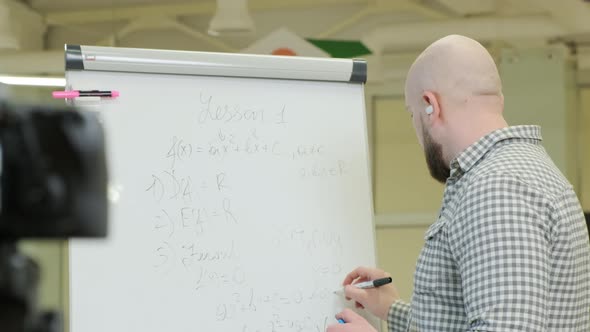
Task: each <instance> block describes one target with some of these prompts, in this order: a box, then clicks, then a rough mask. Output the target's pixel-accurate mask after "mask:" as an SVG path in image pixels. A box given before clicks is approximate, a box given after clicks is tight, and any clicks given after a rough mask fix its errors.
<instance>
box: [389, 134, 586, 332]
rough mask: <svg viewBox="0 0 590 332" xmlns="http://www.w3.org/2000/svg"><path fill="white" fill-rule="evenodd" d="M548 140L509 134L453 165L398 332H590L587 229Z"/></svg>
mask: <svg viewBox="0 0 590 332" xmlns="http://www.w3.org/2000/svg"><path fill="white" fill-rule="evenodd" d="M540 141H541V135H540V128H539V127H536V126H516V127H509V128H504V129H500V130H497V131H494V132H492V133H491V134H489V135H487V136H485V137H483V138H481V139H480V140H479V141H478V142H476V143H475V144H473V145H471V146H470V147H468V148H467V149H466V150H465V151H463V152H462V153H461V154H460V155H459V156H458V157H457V158H456V159H455V160H453V162H452V163H451V176H450V178H449V179H448V180H447V183H446V187H445V192H444V198H443V204H442V207H441V210H440V214H439V217H438V219H437V220H436V222H435V223H434V224H433V225H432V226H431V227H430V228H429V229H428V231H427V232H426V236H425V244H424V247H423V249H422V252H421V254H420V256H419V258H418V262H417V265H416V272H415V275H414V294H413V296H412V303H411V304H407V303H404V302H402V301H397V302H395V303H394V304H393V305H392V306H391V308H390V310H389V317H388V323H389V330H390V331H392V332H393V331H407V330H412V331H414V330H417V331H421V332H426V331H436V332H443V331H583V332H587V331H590V323H589V318H590V245H589V241H588V230H587V227H586V223H585V221H584V215H583V213H582V209H581V207H580V204H579V202H578V199H577V198H576V195H575V193H574V191H573V189H572V186H571V185H570V184H569V183H568V181H567V180H566V179H565V178H564V177H563V175H562V174H561V173H560V172H559V170H558V169H557V167H555V165H554V164H553V162H552V161H551V159H550V158H549V156H548V155H547V153H546V152H545V150H544V149H543V147H542V146H541V145H540Z"/></svg>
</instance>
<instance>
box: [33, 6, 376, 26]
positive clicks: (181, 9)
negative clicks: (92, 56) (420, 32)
mask: <svg viewBox="0 0 590 332" xmlns="http://www.w3.org/2000/svg"><path fill="white" fill-rule="evenodd" d="M369 3H370V0H281V1H277V0H250V1H249V5H248V8H249V9H250V10H251V11H263V10H277V9H285V10H289V9H291V10H292V9H309V8H318V7H321V6H343V5H361V6H363V5H364V6H366V5H368V4H369ZM216 8H217V7H216V2H215V1H206V2H203V1H193V2H189V3H173V4H159V5H136V6H117V7H112V8H98V9H85V10H73V11H54V12H53V11H52V12H47V13H45V15H44V16H45V22H46V23H47V24H48V25H71V24H85V23H99V22H110V21H121V20H133V19H137V18H139V17H144V16H169V17H176V16H192V15H213V13H214V12H215V10H216Z"/></svg>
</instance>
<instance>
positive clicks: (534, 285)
mask: <svg viewBox="0 0 590 332" xmlns="http://www.w3.org/2000/svg"><path fill="white" fill-rule="evenodd" d="M474 182H475V183H472V184H470V185H469V187H468V189H467V190H466V193H465V195H464V196H463V199H462V200H461V203H459V204H460V206H459V208H458V211H460V212H458V214H459V216H458V218H457V220H458V222H457V223H455V224H454V225H453V227H452V229H451V231H450V233H449V235H450V237H449V239H450V241H449V242H450V244H451V246H452V247H453V252H454V256H455V260H456V263H457V265H458V270H459V271H460V277H461V283H462V288H463V296H464V306H465V313H466V314H467V317H468V322H469V331H545V330H546V329H547V323H548V322H547V308H546V300H547V297H548V290H549V289H550V287H549V264H550V261H549V259H550V258H549V255H550V253H549V250H550V245H549V243H548V241H549V235H548V234H549V233H550V232H549V231H548V229H547V228H548V225H547V224H548V222H547V220H546V219H545V218H543V214H542V213H541V211H542V210H543V209H544V208H546V207H547V206H548V204H549V202H548V201H547V198H546V197H547V196H546V195H544V193H542V192H541V191H540V190H538V189H536V188H532V187H531V186H529V185H528V184H526V183H524V182H522V181H521V180H520V179H518V178H516V177H513V176H510V175H494V176H488V177H486V178H485V179H479V180H475V181H474Z"/></svg>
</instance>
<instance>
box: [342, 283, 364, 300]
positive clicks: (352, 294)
mask: <svg viewBox="0 0 590 332" xmlns="http://www.w3.org/2000/svg"><path fill="white" fill-rule="evenodd" d="M344 295H345V296H346V298H350V299H351V300H354V301H355V302H360V303H365V301H366V300H367V296H368V295H367V290H366V289H361V288H356V287H355V286H353V285H347V286H345V287H344Z"/></svg>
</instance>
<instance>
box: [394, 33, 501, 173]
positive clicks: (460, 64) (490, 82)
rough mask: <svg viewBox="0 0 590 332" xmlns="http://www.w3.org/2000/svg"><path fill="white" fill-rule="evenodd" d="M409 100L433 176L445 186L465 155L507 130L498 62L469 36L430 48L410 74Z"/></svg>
mask: <svg viewBox="0 0 590 332" xmlns="http://www.w3.org/2000/svg"><path fill="white" fill-rule="evenodd" d="M405 95H406V96H405V97H406V106H407V108H408V110H409V111H410V112H411V113H412V118H413V124H414V129H415V130H416V135H417V136H418V140H419V142H420V144H421V145H422V147H423V148H424V152H425V155H426V162H427V164H428V168H429V170H430V173H431V175H432V176H433V177H434V178H435V179H437V180H438V181H440V182H445V181H446V179H447V178H448V176H449V172H450V168H449V164H450V162H451V160H452V159H453V158H455V157H456V156H457V155H458V154H459V153H460V152H461V151H462V150H464V149H465V148H466V147H467V146H469V145H471V144H473V143H474V142H475V141H477V140H478V139H479V138H481V137H483V136H484V135H486V134H488V133H490V132H491V131H493V130H496V129H498V128H502V127H505V126H507V124H506V121H505V120H504V118H503V117H502V111H503V108H504V97H503V95H502V83H501V81H500V75H499V74H498V69H497V68H496V64H495V63H494V59H492V56H491V55H490V54H489V53H488V51H487V50H486V49H485V48H484V47H483V46H482V45H481V44H480V43H478V42H477V41H475V40H473V39H470V38H467V37H463V36H459V35H451V36H447V37H444V38H442V39H439V40H437V41H436V42H434V43H433V44H431V45H430V46H429V47H428V48H426V50H424V52H422V54H420V56H418V58H417V59H416V61H414V64H412V67H411V68H410V71H409V72H408V77H407V79H406V93H405ZM426 110H427V111H426Z"/></svg>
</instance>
